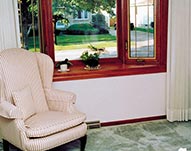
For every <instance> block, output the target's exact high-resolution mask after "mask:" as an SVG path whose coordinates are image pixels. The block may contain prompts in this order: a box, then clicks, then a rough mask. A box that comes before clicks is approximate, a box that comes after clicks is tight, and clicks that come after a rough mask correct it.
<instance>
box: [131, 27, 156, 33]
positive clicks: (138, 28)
mask: <svg viewBox="0 0 191 151" xmlns="http://www.w3.org/2000/svg"><path fill="white" fill-rule="evenodd" d="M134 30H137V31H142V32H149V33H154V29H153V28H141V27H135V28H134Z"/></svg>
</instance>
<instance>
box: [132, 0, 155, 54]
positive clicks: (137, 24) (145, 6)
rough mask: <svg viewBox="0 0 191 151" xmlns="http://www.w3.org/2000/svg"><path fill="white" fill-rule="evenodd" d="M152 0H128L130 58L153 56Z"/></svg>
mask: <svg viewBox="0 0 191 151" xmlns="http://www.w3.org/2000/svg"><path fill="white" fill-rule="evenodd" d="M154 16H155V15H154V0H130V50H129V57H130V58H155V47H154Z"/></svg>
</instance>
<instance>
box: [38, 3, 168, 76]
mask: <svg viewBox="0 0 191 151" xmlns="http://www.w3.org/2000/svg"><path fill="white" fill-rule="evenodd" d="M64 2H65V1H62V2H61V1H59V0H38V6H39V15H38V16H39V25H40V26H39V34H40V50H41V52H43V53H46V54H48V55H49V56H50V57H51V58H52V59H53V60H54V61H55V62H56V61H61V60H64V59H66V58H68V59H69V60H71V61H73V62H74V67H72V68H73V69H72V70H71V71H72V72H70V73H62V74H59V73H56V74H55V75H56V76H59V75H61V76H62V75H64V76H66V75H67V76H71V77H73V79H75V76H76V77H78V79H81V78H82V76H83V74H84V72H85V71H83V65H82V64H81V61H80V55H81V53H82V52H83V51H84V50H86V49H88V45H89V44H91V45H95V46H96V47H100V48H102V47H104V48H105V49H106V50H107V52H108V53H107V54H103V55H102V56H101V60H100V63H101V66H103V68H101V70H97V71H93V72H92V71H89V73H88V74H89V75H93V76H92V77H99V76H100V77H102V76H115V75H128V74H144V73H156V72H165V71H166V55H167V20H168V0H112V1H104V2H102V1H100V0H97V1H96V3H95V7H96V6H100V9H99V10H97V8H96V9H91V8H90V6H86V7H82V6H84V5H85V4H86V3H85V2H84V1H78V0H76V2H78V3H76V4H75V5H70V7H69V6H68V5H66V4H65V3H64ZM105 2H108V5H103V6H111V8H110V9H108V7H103V6H102V5H101V3H105ZM77 4H78V5H77ZM76 10H77V11H76ZM111 10H112V11H111ZM55 12H56V13H58V12H59V13H61V14H62V15H61V18H60V20H59V22H60V23H61V24H62V25H63V27H62V30H60V31H59V33H56V32H55V31H56V30H58V29H59V28H58V27H55V25H56V24H54V21H55V18H54V14H55ZM75 12H77V13H75ZM71 16H72V17H71ZM77 18H78V19H77ZM100 24H102V26H99V27H98V25H100ZM87 25H88V26H87ZM75 26H77V27H78V28H79V26H84V27H83V28H86V29H87V27H89V26H92V27H91V28H92V29H93V30H94V31H95V30H96V32H95V33H93V32H92V33H91V32H90V33H89V34H76V33H72V32H71V31H72V29H74V28H75ZM60 29H61V28H60ZM100 31H103V32H104V33H101V32H100ZM99 32H100V33H99ZM71 33H72V34H71ZM98 33H99V34H98ZM56 34H57V35H56ZM55 41H56V42H55ZM79 70H80V71H79ZM115 72H116V73H115ZM69 79H70V78H69Z"/></svg>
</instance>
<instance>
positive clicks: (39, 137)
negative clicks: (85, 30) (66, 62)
mask: <svg viewBox="0 0 191 151" xmlns="http://www.w3.org/2000/svg"><path fill="white" fill-rule="evenodd" d="M53 69H54V65H53V62H52V60H51V59H50V57H48V56H47V55H44V54H41V53H32V52H28V51H26V50H24V49H8V50H4V51H1V52H0V82H1V83H0V133H1V134H2V137H3V139H5V140H7V141H9V142H10V143H12V144H13V145H15V146H17V147H18V148H20V149H21V150H30V151H42V150H48V149H51V148H54V147H57V146H59V145H61V144H64V143H67V142H70V141H72V140H75V139H78V138H80V137H82V136H84V135H85V134H86V132H87V125H86V124H85V123H84V121H85V118H86V116H85V114H84V113H81V112H79V111H78V110H77V109H76V107H75V105H74V103H75V101H76V96H75V94H74V93H71V92H65V91H61V90H55V89H54V88H52V77H53ZM26 87H28V88H30V89H28V88H26ZM29 94H31V96H32V97H31V96H29ZM30 97H31V98H30ZM13 98H14V99H13ZM25 100H26V101H27V103H26V102H22V101H25ZM28 101H30V102H28ZM32 101H34V102H32ZM18 102H19V103H18ZM31 102H32V103H31ZM33 104H34V108H35V110H33V109H32V108H33ZM34 112H35V113H34Z"/></svg>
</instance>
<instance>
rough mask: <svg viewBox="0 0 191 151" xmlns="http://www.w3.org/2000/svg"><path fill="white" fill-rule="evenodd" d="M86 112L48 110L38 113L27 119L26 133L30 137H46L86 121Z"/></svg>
mask: <svg viewBox="0 0 191 151" xmlns="http://www.w3.org/2000/svg"><path fill="white" fill-rule="evenodd" d="M85 118H86V116H85V114H84V113H81V112H75V113H65V112H57V111H46V112H42V113H37V114H35V115H33V116H32V117H30V118H29V119H27V120H26V121H25V125H26V135H27V137H29V138H38V137H46V136H48V135H51V134H55V133H57V132H61V131H63V130H66V129H69V128H72V127H74V126H76V125H80V124H82V123H83V122H84V120H85Z"/></svg>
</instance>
